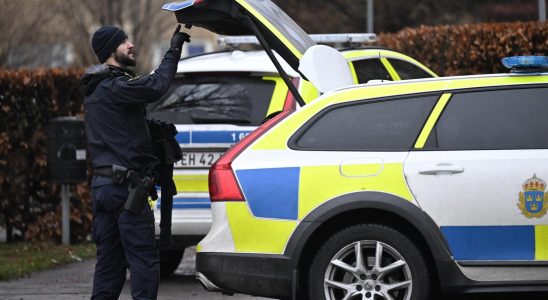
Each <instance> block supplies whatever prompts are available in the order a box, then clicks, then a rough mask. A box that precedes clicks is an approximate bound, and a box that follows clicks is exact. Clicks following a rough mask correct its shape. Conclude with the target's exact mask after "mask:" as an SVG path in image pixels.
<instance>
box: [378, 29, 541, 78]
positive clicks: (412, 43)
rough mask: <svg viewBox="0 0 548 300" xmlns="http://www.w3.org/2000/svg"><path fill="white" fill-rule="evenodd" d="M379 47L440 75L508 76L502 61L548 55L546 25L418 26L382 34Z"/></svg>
mask: <svg viewBox="0 0 548 300" xmlns="http://www.w3.org/2000/svg"><path fill="white" fill-rule="evenodd" d="M378 43H379V44H380V45H383V46H386V47H388V48H392V49H394V50H397V51H401V52H403V53H405V54H407V55H410V56H412V57H414V58H415V59H417V60H419V61H421V62H422V63H424V64H425V65H427V66H428V67H430V68H431V69H432V70H433V71H434V72H436V73H438V74H439V75H446V76H449V75H465V74H485V73H498V72H507V71H506V69H505V68H504V67H503V66H502V64H501V62H500V60H501V59H502V58H503V57H506V56H513V55H546V54H547V53H548V22H527V23H522V22H517V23H487V24H465V25H450V26H449V25H448V26H434V27H427V26H421V27H419V28H408V29H404V30H402V31H400V32H397V33H393V34H381V35H379V41H378Z"/></svg>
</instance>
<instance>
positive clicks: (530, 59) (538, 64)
mask: <svg viewBox="0 0 548 300" xmlns="http://www.w3.org/2000/svg"><path fill="white" fill-rule="evenodd" d="M502 64H503V65H504V66H505V67H506V68H508V69H511V72H512V73H538V72H546V71H548V56H511V57H505V58H503V59H502Z"/></svg>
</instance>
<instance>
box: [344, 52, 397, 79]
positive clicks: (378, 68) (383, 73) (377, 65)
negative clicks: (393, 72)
mask: <svg viewBox="0 0 548 300" xmlns="http://www.w3.org/2000/svg"><path fill="white" fill-rule="evenodd" d="M352 63H353V64H354V70H356V76H357V77H358V83H367V82H368V81H369V80H392V77H390V74H388V71H387V70H386V69H385V68H384V65H383V64H382V62H381V60H380V59H377V58H369V59H362V60H356V61H353V62H352Z"/></svg>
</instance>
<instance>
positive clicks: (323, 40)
mask: <svg viewBox="0 0 548 300" xmlns="http://www.w3.org/2000/svg"><path fill="white" fill-rule="evenodd" d="M310 37H311V38H312V40H314V42H316V43H318V44H335V43H343V44H344V43H349V44H362V43H372V42H375V41H376V40H377V35H376V34H374V33H334V34H310ZM217 42H218V44H219V46H221V47H234V46H238V45H243V44H248V45H259V41H258V40H257V38H256V37H255V36H252V35H241V36H219V37H218V38H217Z"/></svg>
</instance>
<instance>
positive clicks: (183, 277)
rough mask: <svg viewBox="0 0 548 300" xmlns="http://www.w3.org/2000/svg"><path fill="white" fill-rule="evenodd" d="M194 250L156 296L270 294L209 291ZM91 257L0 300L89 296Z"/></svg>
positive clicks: (488, 298)
mask: <svg viewBox="0 0 548 300" xmlns="http://www.w3.org/2000/svg"><path fill="white" fill-rule="evenodd" d="M194 258H195V250H194V248H192V247H191V248H188V249H187V251H186V252H185V256H184V258H183V261H182V263H181V265H180V266H179V268H178V269H177V270H176V271H175V274H174V275H173V276H171V277H168V278H162V280H161V282H160V289H159V291H158V299H168V300H169V299H190V300H192V299H196V300H222V299H225V300H268V299H270V298H260V297H251V296H246V295H238V294H236V295H234V296H227V295H222V294H219V293H209V292H207V291H205V290H204V289H203V288H202V286H201V285H200V284H199V283H198V282H197V281H196V280H195V279H194V275H193V274H194V271H195V269H194V263H195V260H194ZM94 268H95V260H93V259H89V260H83V261H80V262H74V263H71V264H68V265H65V266H61V267H59V268H55V269H52V270H48V271H44V272H39V273H35V274H32V275H31V276H29V277H27V278H22V279H18V280H12V281H0V299H2V300H4V299H6V300H37V299H60V300H75V299H90V297H91V287H92V282H93V270H94ZM120 299H122V300H129V299H131V294H130V290H129V280H128V281H126V284H125V286H124V289H123V291H122V295H121V296H120ZM440 299H442V300H506V299H507V300H510V299H512V300H515V299H520V300H521V299H527V300H541V299H542V300H546V299H548V293H531V294H511V293H510V294H509V293H507V294H504V295H501V294H498V295H475V296H470V295H467V296H466V295H465V296H454V297H447V296H444V297H442V298H440Z"/></svg>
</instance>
